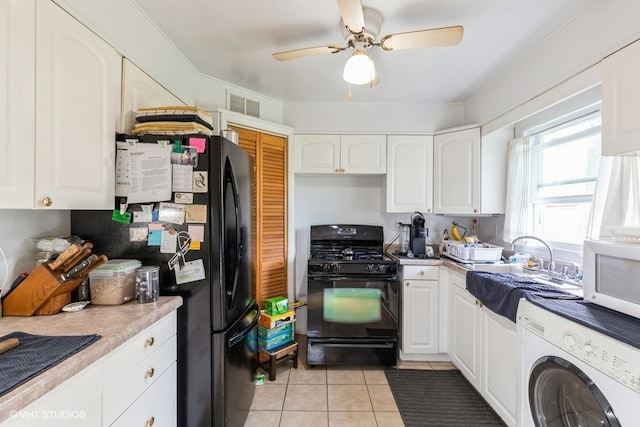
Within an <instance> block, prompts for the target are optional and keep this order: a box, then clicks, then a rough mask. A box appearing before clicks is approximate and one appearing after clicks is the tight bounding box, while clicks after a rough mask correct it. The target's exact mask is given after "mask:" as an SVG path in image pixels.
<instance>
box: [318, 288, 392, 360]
mask: <svg viewBox="0 0 640 427" xmlns="http://www.w3.org/2000/svg"><path fill="white" fill-rule="evenodd" d="M308 283H309V292H308V299H307V306H308V307H307V363H308V364H310V365H314V364H322V365H328V364H382V365H385V366H393V365H395V364H396V354H397V341H398V280H397V277H396V276H389V277H375V278H371V277H368V278H367V277H361V278H360V277H310V278H309V282H308Z"/></svg>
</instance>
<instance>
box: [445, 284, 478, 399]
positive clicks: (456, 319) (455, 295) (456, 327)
mask: <svg viewBox="0 0 640 427" xmlns="http://www.w3.org/2000/svg"><path fill="white" fill-rule="evenodd" d="M449 277H450V280H452V282H453V280H457V279H459V277H458V275H457V274H455V273H449ZM461 277H463V281H462V285H463V286H464V276H461ZM451 284H452V285H453V286H451V287H450V288H449V292H450V298H449V300H450V304H451V309H450V311H451V322H449V323H450V325H451V337H450V338H449V343H450V352H451V354H450V355H451V362H452V363H453V364H454V365H455V366H456V367H457V368H458V369H460V372H462V374H463V375H464V376H465V378H466V379H467V380H468V381H469V382H470V383H471V384H472V385H473V386H474V387H475V388H476V389H480V361H479V359H480V355H481V354H480V310H479V308H478V303H477V301H476V299H475V298H474V297H473V296H472V295H471V294H470V293H469V292H467V291H466V290H465V289H460V288H458V287H457V286H456V285H454V284H453V283H451Z"/></svg>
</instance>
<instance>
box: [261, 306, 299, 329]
mask: <svg viewBox="0 0 640 427" xmlns="http://www.w3.org/2000/svg"><path fill="white" fill-rule="evenodd" d="M295 318H296V313H295V311H293V310H289V311H287V312H286V313H282V314H276V315H273V316H272V315H270V314H269V313H267V312H266V311H265V310H262V312H260V318H259V319H258V325H260V326H262V327H263V328H267V329H273V328H275V327H276V326H280V325H282V324H285V323H288V322H293V321H294V320H295Z"/></svg>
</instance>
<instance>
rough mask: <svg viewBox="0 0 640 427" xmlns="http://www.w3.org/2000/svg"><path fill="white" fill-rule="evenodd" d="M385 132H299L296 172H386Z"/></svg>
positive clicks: (296, 145) (296, 142) (296, 148)
mask: <svg viewBox="0 0 640 427" xmlns="http://www.w3.org/2000/svg"><path fill="white" fill-rule="evenodd" d="M386 171H387V156H386V138H385V136H384V135H296V139H295V164H294V172H296V173H323V174H324V173H328V174H335V173H345V174H384V173H386Z"/></svg>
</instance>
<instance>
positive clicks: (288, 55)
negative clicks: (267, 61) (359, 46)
mask: <svg viewBox="0 0 640 427" xmlns="http://www.w3.org/2000/svg"><path fill="white" fill-rule="evenodd" d="M344 49H345V48H343V47H340V46H317V47H308V48H305V49H294V50H287V51H285V52H278V53H274V54H273V57H274V58H275V59H277V60H278V61H288V60H290V59H298V58H304V57H305V56H313V55H324V54H326V53H337V52H340V51H341V50H344Z"/></svg>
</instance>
